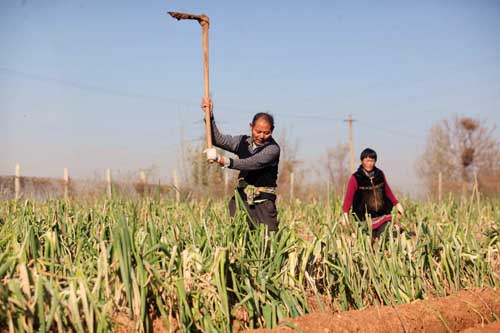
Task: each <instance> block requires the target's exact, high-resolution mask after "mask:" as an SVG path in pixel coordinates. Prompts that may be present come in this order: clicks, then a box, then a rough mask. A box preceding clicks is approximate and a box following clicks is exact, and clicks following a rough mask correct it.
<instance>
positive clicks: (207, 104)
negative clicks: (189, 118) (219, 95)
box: [201, 97, 214, 116]
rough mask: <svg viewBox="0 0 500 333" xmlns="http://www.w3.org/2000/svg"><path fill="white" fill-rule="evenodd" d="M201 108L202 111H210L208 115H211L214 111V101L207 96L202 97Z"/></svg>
mask: <svg viewBox="0 0 500 333" xmlns="http://www.w3.org/2000/svg"><path fill="white" fill-rule="evenodd" d="M201 109H202V110H203V112H207V111H210V116H212V113H213V111H214V103H212V100H211V99H210V98H209V97H203V98H202V100H201Z"/></svg>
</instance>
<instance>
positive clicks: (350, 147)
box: [344, 115, 356, 172]
mask: <svg viewBox="0 0 500 333" xmlns="http://www.w3.org/2000/svg"><path fill="white" fill-rule="evenodd" d="M344 121H345V122H347V124H348V125H349V155H350V157H351V158H350V163H349V168H350V169H351V172H354V171H355V170H354V168H355V166H354V165H355V164H354V143H353V135H352V122H353V121H356V120H354V119H352V115H349V117H348V118H347V119H345V120H344Z"/></svg>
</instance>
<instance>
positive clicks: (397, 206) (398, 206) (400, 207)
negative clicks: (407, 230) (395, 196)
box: [396, 202, 405, 216]
mask: <svg viewBox="0 0 500 333" xmlns="http://www.w3.org/2000/svg"><path fill="white" fill-rule="evenodd" d="M396 209H397V210H398V213H399V214H401V216H403V215H405V210H404V209H403V205H401V203H399V202H398V204H397V205H396Z"/></svg>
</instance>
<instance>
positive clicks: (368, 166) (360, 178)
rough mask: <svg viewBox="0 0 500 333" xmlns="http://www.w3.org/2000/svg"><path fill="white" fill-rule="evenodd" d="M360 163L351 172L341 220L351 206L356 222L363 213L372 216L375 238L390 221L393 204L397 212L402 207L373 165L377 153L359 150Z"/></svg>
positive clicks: (380, 171)
mask: <svg viewBox="0 0 500 333" xmlns="http://www.w3.org/2000/svg"><path fill="white" fill-rule="evenodd" d="M360 159H361V165H360V166H359V168H358V170H357V171H356V172H354V173H353V174H352V176H351V178H350V179H349V183H348V184H347V191H346V194H345V198H344V204H343V206H342V208H343V211H344V219H345V220H348V213H349V210H350V209H351V207H352V213H353V215H354V216H355V217H356V218H357V219H359V220H360V221H365V220H366V217H367V216H370V217H371V219H372V230H373V235H374V236H375V237H378V236H380V235H381V234H382V232H383V231H384V230H385V228H386V227H387V225H388V223H387V222H390V221H391V218H392V216H391V211H392V208H393V207H394V206H396V209H397V210H398V213H399V214H400V215H401V216H402V215H403V214H404V210H403V206H402V205H401V204H400V203H399V201H398V199H396V196H395V195H394V194H393V193H392V190H391V188H390V187H389V183H388V182H387V179H386V178H385V175H384V173H383V172H382V170H380V169H378V168H377V167H375V162H377V153H376V152H375V151H374V150H373V149H370V148H366V149H365V150H363V151H362V152H361V156H360Z"/></svg>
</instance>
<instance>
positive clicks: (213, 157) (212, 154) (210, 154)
mask: <svg viewBox="0 0 500 333" xmlns="http://www.w3.org/2000/svg"><path fill="white" fill-rule="evenodd" d="M203 152H204V153H205V154H206V155H207V161H209V162H217V161H218V160H219V156H218V155H217V150H216V149H215V148H207V149H205V150H204V151H203Z"/></svg>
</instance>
